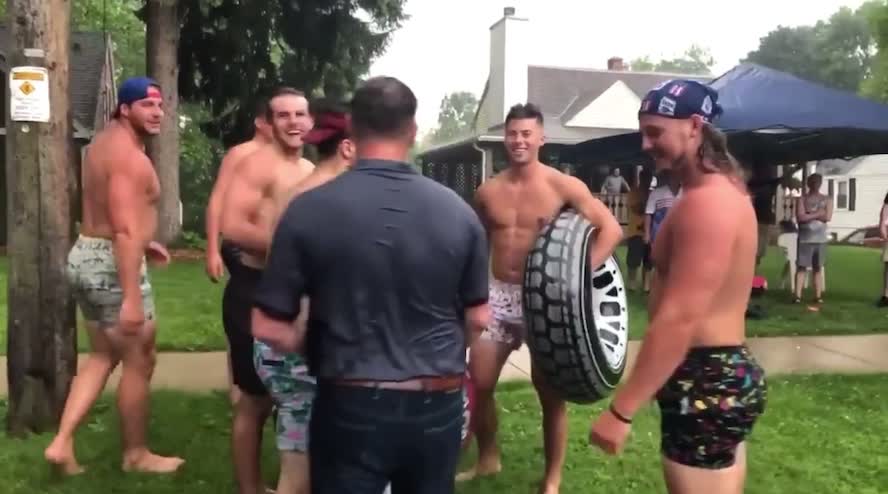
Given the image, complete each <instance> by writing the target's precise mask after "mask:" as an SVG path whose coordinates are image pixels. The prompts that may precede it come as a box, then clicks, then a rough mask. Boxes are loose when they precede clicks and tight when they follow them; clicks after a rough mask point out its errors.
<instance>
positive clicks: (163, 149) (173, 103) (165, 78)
mask: <svg viewBox="0 0 888 494" xmlns="http://www.w3.org/2000/svg"><path fill="white" fill-rule="evenodd" d="M178 3H179V2H178V0H148V3H147V4H146V7H147V10H146V14H147V15H146V16H145V24H146V28H147V29H146V32H145V43H146V47H145V48H146V49H145V56H146V59H147V60H146V62H147V64H146V65H147V67H148V75H149V76H150V77H152V78H154V80H156V81H157V82H158V84H160V87H161V88H162V90H163V106H164V118H163V122H162V123H161V126H160V135H158V136H156V137H154V138H152V139H150V140H149V142H148V156H150V157H151V161H152V162H153V163H154V167H155V168H156V169H157V176H158V178H159V180H160V204H159V207H158V220H159V221H158V225H157V235H156V237H157V240H158V241H160V242H162V243H165V244H166V243H170V242H172V241H173V240H175V239H176V238H177V237H178V236H179V234H180V233H181V230H182V222H181V211H180V208H181V203H180V202H179V116H178V101H179V62H178V60H179V54H178V49H179V8H178V7H179V6H178Z"/></svg>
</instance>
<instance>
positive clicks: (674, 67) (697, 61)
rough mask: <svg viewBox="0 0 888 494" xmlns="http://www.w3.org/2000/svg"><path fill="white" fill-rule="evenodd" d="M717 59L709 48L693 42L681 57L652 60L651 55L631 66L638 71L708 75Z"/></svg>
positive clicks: (630, 65)
mask: <svg viewBox="0 0 888 494" xmlns="http://www.w3.org/2000/svg"><path fill="white" fill-rule="evenodd" d="M713 65H715V59H714V58H713V57H712V54H711V53H710V52H709V49H708V48H704V47H702V46H700V45H696V44H693V45H691V46H690V47H688V49H687V50H685V52H684V54H683V55H682V56H680V57H675V58H669V59H663V60H659V61H656V62H654V61H652V60H651V58H650V56H644V57H641V58H636V59H635V60H632V61H631V62H630V63H629V67H630V68H631V69H632V70H634V71H638V72H670V73H673V74H688V75H708V74H710V73H711V71H712V66H713Z"/></svg>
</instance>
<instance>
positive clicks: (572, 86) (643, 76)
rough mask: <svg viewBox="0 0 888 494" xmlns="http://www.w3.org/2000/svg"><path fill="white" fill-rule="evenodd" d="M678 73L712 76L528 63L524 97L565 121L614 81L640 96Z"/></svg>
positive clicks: (679, 75) (703, 78) (682, 76)
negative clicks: (619, 82)
mask: <svg viewBox="0 0 888 494" xmlns="http://www.w3.org/2000/svg"><path fill="white" fill-rule="evenodd" d="M679 77H681V78H687V79H694V80H699V81H709V80H711V79H712V77H711V76H706V75H701V76H688V75H685V74H667V73H661V72H631V71H617V70H600V69H576V68H566V67H545V66H538V65H531V66H530V67H528V68H527V99H528V101H530V102H532V103H535V104H537V105H539V106H540V108H541V109H542V110H543V112H544V113H545V114H547V115H557V116H559V117H560V118H561V121H562V122H568V121H570V119H571V118H573V117H574V116H575V115H576V114H577V113H579V112H580V111H582V110H583V108H586V106H588V105H589V103H591V102H592V101H594V100H595V99H596V98H598V97H599V96H601V94H602V93H604V92H605V91H606V90H607V89H608V88H609V87H611V86H612V85H613V84H614V83H615V82H617V81H623V83H624V84H626V85H627V86H629V89H631V90H632V91H633V92H634V93H635V94H637V95H638V96H639V98H640V97H642V96H644V95H645V94H646V93H647V92H648V90H650V89H651V88H652V87H654V86H656V85H657V84H658V83H660V82H663V81H666V80H669V79H675V78H679Z"/></svg>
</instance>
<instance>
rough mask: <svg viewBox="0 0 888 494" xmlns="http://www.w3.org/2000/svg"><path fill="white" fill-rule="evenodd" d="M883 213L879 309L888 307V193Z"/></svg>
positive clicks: (880, 218) (880, 222)
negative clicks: (881, 278)
mask: <svg viewBox="0 0 888 494" xmlns="http://www.w3.org/2000/svg"><path fill="white" fill-rule="evenodd" d="M882 203H883V204H882V211H881V212H880V213H879V236H881V237H882V242H883V243H882V265H883V266H884V269H883V271H882V272H883V273H884V274H883V278H884V280H883V282H882V298H880V299H879V302H878V304H876V305H878V306H879V307H888V193H886V194H885V200H883V201H882Z"/></svg>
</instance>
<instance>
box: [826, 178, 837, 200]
mask: <svg viewBox="0 0 888 494" xmlns="http://www.w3.org/2000/svg"><path fill="white" fill-rule="evenodd" d="M826 183H827V192H826V195H828V196H830V197H833V185H834V183H835V180H827V181H826Z"/></svg>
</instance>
